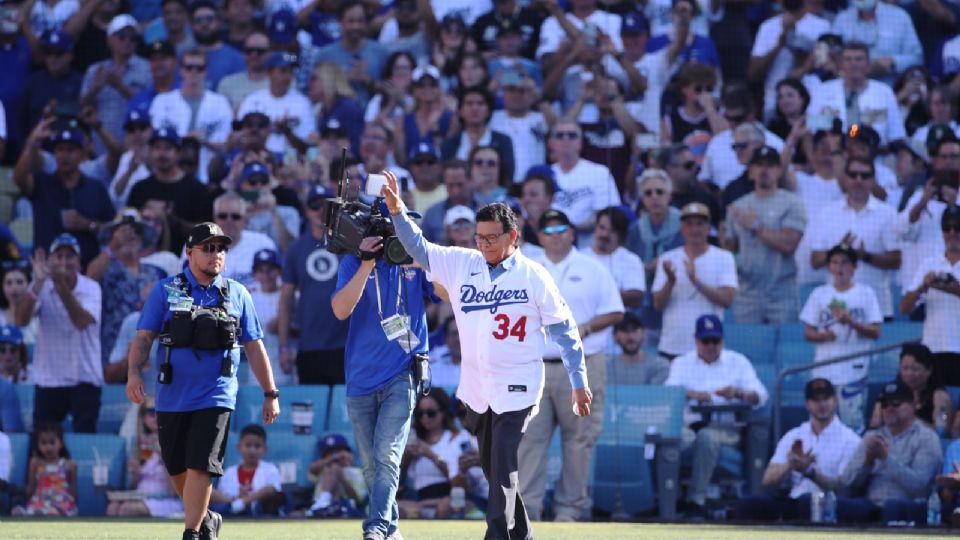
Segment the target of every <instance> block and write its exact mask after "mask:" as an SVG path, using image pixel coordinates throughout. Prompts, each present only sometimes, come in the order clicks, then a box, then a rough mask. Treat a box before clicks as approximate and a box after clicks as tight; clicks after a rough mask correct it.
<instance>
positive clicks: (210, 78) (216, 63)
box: [206, 44, 247, 90]
mask: <svg viewBox="0 0 960 540" xmlns="http://www.w3.org/2000/svg"><path fill="white" fill-rule="evenodd" d="M246 70H247V63H246V61H244V58H243V53H241V52H240V51H238V50H236V49H234V48H233V47H231V46H230V45H227V44H223V45H221V46H219V47H217V48H216V49H213V50H212V51H209V52H207V81H206V82H207V88H208V89H210V90H216V89H217V86H219V85H220V79H222V78H224V77H226V76H227V75H233V74H234V73H240V72H241V71H246Z"/></svg>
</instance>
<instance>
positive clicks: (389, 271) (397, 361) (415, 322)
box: [331, 255, 440, 396]
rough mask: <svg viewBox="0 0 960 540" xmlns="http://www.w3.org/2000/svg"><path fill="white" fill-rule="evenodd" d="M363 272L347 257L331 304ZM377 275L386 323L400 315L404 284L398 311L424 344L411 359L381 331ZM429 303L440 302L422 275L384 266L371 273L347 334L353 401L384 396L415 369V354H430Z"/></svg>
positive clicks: (346, 361) (349, 392) (415, 270)
mask: <svg viewBox="0 0 960 540" xmlns="http://www.w3.org/2000/svg"><path fill="white" fill-rule="evenodd" d="M359 268H360V260H359V259H357V258H356V257H355V256H353V255H345V256H344V257H343V259H342V260H341V261H340V268H339V269H338V272H337V290H336V291H334V293H333V295H331V299H332V298H333V296H335V295H336V294H337V292H339V291H340V290H341V289H343V288H344V287H345V286H346V285H347V283H349V282H350V279H351V278H353V275H354V274H356V273H357V270H358V269H359ZM374 272H376V273H377V275H378V277H379V280H380V302H381V305H382V306H383V318H387V317H390V316H391V315H394V314H396V313H397V288H398V285H399V283H400V280H401V279H403V286H402V288H401V295H400V310H399V311H400V313H401V314H403V315H410V322H411V326H412V330H413V333H414V334H416V336H417V338H419V339H420V344H419V345H418V346H417V347H416V348H414V349H413V351H412V352H411V353H409V354H408V353H405V352H404V351H403V349H402V348H400V345H399V344H398V343H397V342H396V341H388V340H387V336H386V335H385V334H384V333H383V328H382V327H381V326H380V321H381V318H380V313H379V311H378V310H377V288H376V284H375V281H374V277H373V274H374ZM427 300H429V301H431V302H439V301H440V299H439V298H437V297H436V296H435V295H434V293H433V283H430V281H428V280H427V277H426V275H425V274H424V273H423V270H420V269H418V268H409V267H408V268H404V267H401V266H397V265H395V264H389V263H386V262H384V261H383V260H378V261H377V265H376V267H375V268H374V271H373V272H370V277H369V279H367V285H366V287H364V289H363V295H362V296H361V297H360V301H359V302H357V307H356V308H355V309H354V310H353V314H352V315H351V316H350V331H349V332H348V333H347V346H346V351H345V358H344V369H345V371H346V379H347V395H348V396H361V395H364V394H369V393H371V392H375V391H377V390H379V389H380V388H382V387H383V386H384V385H386V384H387V383H388V382H390V381H391V380H392V379H393V378H394V377H396V376H397V375H399V374H400V373H401V372H402V371H404V370H409V369H410V358H411V356H412V355H413V354H416V353H426V352H427V351H428V349H429V347H428V346H427V311H426V302H427ZM401 339H402V338H401Z"/></svg>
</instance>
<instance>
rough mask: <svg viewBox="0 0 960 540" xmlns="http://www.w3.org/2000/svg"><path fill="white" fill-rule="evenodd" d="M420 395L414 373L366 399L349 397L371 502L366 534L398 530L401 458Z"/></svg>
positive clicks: (407, 374)
mask: <svg viewBox="0 0 960 540" xmlns="http://www.w3.org/2000/svg"><path fill="white" fill-rule="evenodd" d="M416 401H417V392H416V388H415V387H414V385H413V375H412V374H411V372H410V370H404V372H403V373H401V374H400V375H397V376H396V377H394V378H393V379H392V380H391V381H390V382H388V383H387V384H386V385H384V386H383V387H382V388H380V389H379V390H377V391H375V392H372V393H370V394H365V395H362V396H347V413H348V414H349V415H350V422H351V423H352V424H353V435H354V437H356V439H357V451H358V452H360V459H361V460H363V477H364V479H365V480H366V481H367V490H368V491H369V492H370V502H369V510H368V516H367V519H365V520H363V530H364V532H370V531H375V530H377V531H380V532H381V533H383V534H384V535H390V534H393V532H394V531H396V530H397V527H398V525H399V520H400V511H399V509H398V508H397V485H398V484H399V483H400V458H401V457H403V449H404V448H405V447H406V445H407V434H408V433H409V432H410V416H411V415H412V414H413V408H414V406H415V405H416Z"/></svg>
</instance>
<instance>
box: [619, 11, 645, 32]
mask: <svg viewBox="0 0 960 540" xmlns="http://www.w3.org/2000/svg"><path fill="white" fill-rule="evenodd" d="M620 33H621V34H643V33H650V21H648V20H647V17H646V16H645V15H644V14H643V13H640V12H639V11H630V12H628V13H627V14H626V15H624V16H623V24H622V25H620Z"/></svg>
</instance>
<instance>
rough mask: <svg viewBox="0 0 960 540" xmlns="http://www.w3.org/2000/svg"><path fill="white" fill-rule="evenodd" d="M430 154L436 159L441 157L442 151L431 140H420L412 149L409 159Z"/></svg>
mask: <svg viewBox="0 0 960 540" xmlns="http://www.w3.org/2000/svg"><path fill="white" fill-rule="evenodd" d="M423 155H428V156H431V157H433V158H435V159H440V152H439V151H438V150H437V147H436V145H434V144H433V143H432V142H430V141H420V142H419V143H418V144H417V145H416V146H414V147H413V148H411V149H410V155H409V159H410V161H413V160H415V159H416V158H417V157H419V156H423Z"/></svg>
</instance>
